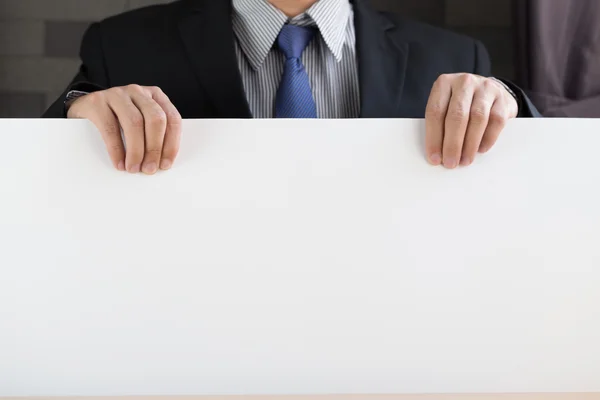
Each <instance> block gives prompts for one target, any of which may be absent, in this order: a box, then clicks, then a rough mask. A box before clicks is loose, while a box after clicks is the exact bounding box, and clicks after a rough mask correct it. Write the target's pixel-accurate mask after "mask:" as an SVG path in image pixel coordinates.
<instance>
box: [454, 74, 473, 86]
mask: <svg viewBox="0 0 600 400" xmlns="http://www.w3.org/2000/svg"><path fill="white" fill-rule="evenodd" d="M458 82H459V83H460V84H461V85H462V86H471V85H473V83H474V82H475V77H474V76H473V75H471V74H461V75H460V77H459V79H458Z"/></svg>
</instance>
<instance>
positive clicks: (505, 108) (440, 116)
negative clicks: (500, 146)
mask: <svg viewBox="0 0 600 400" xmlns="http://www.w3.org/2000/svg"><path fill="white" fill-rule="evenodd" d="M518 108H519V106H518V104H517V102H516V100H515V99H514V97H513V96H512V95H511V94H510V93H509V92H508V91H507V90H506V89H505V88H504V87H503V86H502V85H501V84H500V83H499V82H497V81H495V80H493V79H490V78H484V77H481V76H478V75H472V74H453V75H442V76H440V78H439V79H438V80H437V81H436V82H435V84H434V85H433V89H432V91H431V96H430V98H429V103H428V105H427V111H426V115H425V120H426V126H427V128H426V129H427V133H426V139H425V146H426V151H427V158H428V159H429V162H430V163H431V164H433V165H440V164H443V165H444V167H446V168H451V169H452V168H456V167H458V166H459V165H462V166H468V165H471V163H472V162H473V160H474V159H475V156H476V155H477V152H479V153H485V152H487V151H488V150H490V149H491V148H492V146H494V144H495V143H496V141H497V140H498V137H499V136H500V133H501V132H502V130H503V129H504V127H505V125H506V123H507V122H508V120H509V119H512V118H516V117H517V115H518V112H519V110H518Z"/></svg>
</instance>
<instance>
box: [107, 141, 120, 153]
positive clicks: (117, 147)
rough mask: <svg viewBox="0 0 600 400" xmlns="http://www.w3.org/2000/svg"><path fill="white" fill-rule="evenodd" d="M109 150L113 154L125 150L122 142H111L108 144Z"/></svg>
mask: <svg viewBox="0 0 600 400" xmlns="http://www.w3.org/2000/svg"><path fill="white" fill-rule="evenodd" d="M108 151H109V153H111V154H119V153H121V152H122V151H123V146H122V145H121V143H116V142H115V143H111V144H110V145H108Z"/></svg>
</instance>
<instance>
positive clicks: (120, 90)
mask: <svg viewBox="0 0 600 400" xmlns="http://www.w3.org/2000/svg"><path fill="white" fill-rule="evenodd" d="M107 92H108V93H110V94H111V95H114V96H125V95H126V91H125V89H124V88H123V87H120V86H118V87H114V88H111V89H108V90H107Z"/></svg>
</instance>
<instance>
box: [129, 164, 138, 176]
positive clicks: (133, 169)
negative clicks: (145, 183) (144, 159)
mask: <svg viewBox="0 0 600 400" xmlns="http://www.w3.org/2000/svg"><path fill="white" fill-rule="evenodd" d="M128 171H129V172H131V173H132V174H137V173H138V172H140V165H139V164H137V165H132V166H130V167H129V169H128Z"/></svg>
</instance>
